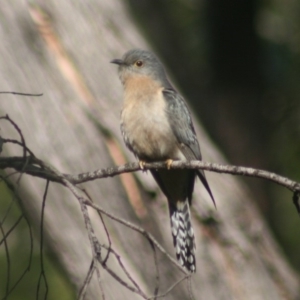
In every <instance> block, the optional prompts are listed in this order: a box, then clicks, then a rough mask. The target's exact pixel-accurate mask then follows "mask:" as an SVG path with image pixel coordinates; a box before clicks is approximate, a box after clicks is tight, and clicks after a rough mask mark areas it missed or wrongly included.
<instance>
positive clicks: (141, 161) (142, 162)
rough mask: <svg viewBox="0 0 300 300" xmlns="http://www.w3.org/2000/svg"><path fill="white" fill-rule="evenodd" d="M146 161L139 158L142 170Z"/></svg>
mask: <svg viewBox="0 0 300 300" xmlns="http://www.w3.org/2000/svg"><path fill="white" fill-rule="evenodd" d="M145 164H146V162H145V161H144V160H139V166H140V168H141V170H144V168H145Z"/></svg>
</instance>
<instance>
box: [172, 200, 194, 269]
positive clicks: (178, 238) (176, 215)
mask: <svg viewBox="0 0 300 300" xmlns="http://www.w3.org/2000/svg"><path fill="white" fill-rule="evenodd" d="M170 218H171V229H172V235H173V243H174V247H175V249H176V256H177V260H178V261H179V262H180V264H181V265H182V266H183V267H185V268H186V269H187V270H188V271H190V272H196V260H195V250H196V245H195V237H194V230H193V227H192V223H191V214H190V207H189V202H188V201H187V200H186V201H177V203H176V205H173V203H171V202H170Z"/></svg>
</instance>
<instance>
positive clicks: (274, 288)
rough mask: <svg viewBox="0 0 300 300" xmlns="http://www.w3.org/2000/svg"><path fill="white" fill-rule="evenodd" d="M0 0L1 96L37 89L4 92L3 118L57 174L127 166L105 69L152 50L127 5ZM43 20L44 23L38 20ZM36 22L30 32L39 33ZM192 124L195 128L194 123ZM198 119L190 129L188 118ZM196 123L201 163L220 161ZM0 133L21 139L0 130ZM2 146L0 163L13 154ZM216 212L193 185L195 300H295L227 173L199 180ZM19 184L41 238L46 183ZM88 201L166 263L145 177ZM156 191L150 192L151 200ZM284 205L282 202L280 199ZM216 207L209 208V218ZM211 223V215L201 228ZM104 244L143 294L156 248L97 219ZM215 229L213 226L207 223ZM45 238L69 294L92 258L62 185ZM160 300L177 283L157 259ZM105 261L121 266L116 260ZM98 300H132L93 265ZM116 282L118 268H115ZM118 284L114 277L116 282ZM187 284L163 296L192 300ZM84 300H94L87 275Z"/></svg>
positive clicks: (249, 205) (272, 246) (160, 208)
mask: <svg viewBox="0 0 300 300" xmlns="http://www.w3.org/2000/svg"><path fill="white" fill-rule="evenodd" d="M36 4H37V5H41V6H40V7H39V6H36V5H32V6H28V4H26V3H25V1H22V2H20V1H16V0H12V1H6V2H3V3H2V4H1V18H0V24H1V26H0V37H1V46H0V65H1V73H0V77H1V80H0V82H1V90H2V91H5V90H10V91H19V92H27V93H43V96H42V97H20V96H15V95H1V104H0V112H1V115H5V114H8V115H9V116H10V117H11V118H12V119H13V120H14V121H15V122H16V123H17V124H18V126H19V127H20V129H21V130H22V133H23V135H24V137H25V140H26V144H27V146H28V147H29V148H30V149H31V150H32V151H33V152H34V153H35V155H36V156H37V157H38V158H40V159H42V160H44V161H46V162H48V163H50V164H51V165H53V166H54V167H55V168H57V169H58V170H59V171H61V172H63V173H70V174H77V173H81V172H85V171H92V170H94V169H101V168H105V167H109V166H113V165H121V164H123V163H124V155H126V157H127V158H126V160H128V161H133V160H135V159H134V158H133V156H132V155H131V154H129V152H128V150H126V149H125V147H124V143H123V141H122V138H121V134H120V130H119V114H120V109H121V105H122V87H121V84H120V82H119V79H118V77H117V71H116V68H115V66H114V65H111V64H110V63H109V62H110V60H112V59H113V58H118V57H120V56H121V55H122V54H123V53H124V52H125V51H127V50H129V49H130V48H134V47H139V48H148V49H149V48H150V46H149V45H148V44H147V42H146V41H145V39H144V38H143V37H142V35H141V33H140V32H139V31H138V28H137V27H136V25H135V24H134V23H133V22H132V20H131V17H130V16H129V14H128V12H127V8H126V6H125V5H124V2H123V1H121V0H110V1H104V0H103V1H99V0H98V1H96V0H89V1H82V0H79V1H71V0H63V1H58V0H49V1H47V2H45V1H42V0H40V1H36ZM45 13H47V15H46V14H45ZM37 25H38V26H37ZM195 121H196V120H195ZM195 123H197V122H195ZM195 125H196V127H197V134H198V139H199V141H200V143H201V145H202V153H203V157H204V160H206V161H212V162H219V163H224V162H225V160H224V158H223V157H222V155H221V154H220V153H219V152H218V150H217V149H215V147H214V145H213V143H212V142H211V141H210V140H209V139H208V137H207V135H206V133H205V132H204V131H203V130H202V129H201V127H200V125H199V124H195ZM1 135H2V136H3V137H5V138H18V136H17V135H16V131H15V130H14V129H13V128H12V126H10V125H9V124H8V122H4V121H3V122H2V123H1ZM21 154H22V152H21V150H19V148H18V147H17V146H15V145H14V146H7V145H4V153H2V155H3V156H4V155H10V156H13V155H21ZM207 177H208V181H209V182H210V186H211V188H212V190H213V193H214V195H215V198H216V201H217V211H214V207H213V205H212V203H211V202H210V199H209V196H208V195H207V194H206V192H205V190H204V188H203V187H202V186H201V184H199V183H197V184H196V188H195V194H194V199H193V224H194V228H195V234H196V241H197V255H196V259H197V273H196V274H195V275H193V276H192V293H193V294H194V297H195V298H196V299H206V300H207V299H272V300H276V299H297V297H299V278H298V277H297V276H296V275H295V273H294V272H293V270H292V269H291V268H290V266H289V265H288V264H287V262H286V261H285V258H284V257H283V256H282V253H281V251H280V249H279V248H278V246H277V245H276V243H275V242H274V240H273V238H272V236H271V234H270V232H269V230H268V228H267V227H266V225H265V223H264V221H263V219H262V216H261V215H260V214H259V213H258V211H257V209H256V207H255V206H254V204H253V202H254V201H253V199H251V192H250V191H249V190H247V188H246V187H245V186H244V185H243V184H242V183H241V182H240V181H239V180H238V178H233V177H231V176H228V175H220V174H212V173H207ZM15 184H16V185H18V189H19V194H20V195H21V197H22V198H23V200H24V203H25V204H24V205H25V210H26V212H27V213H28V214H29V216H30V218H31V220H32V222H33V224H34V225H35V228H36V231H37V232H38V231H39V222H40V217H41V205H42V198H43V193H44V189H45V181H43V180H40V179H37V178H34V177H30V176H27V175H26V176H25V175H24V176H22V178H21V183H19V184H18V183H17V182H16V183H15ZM81 187H83V188H84V189H85V190H86V191H87V192H88V194H89V195H90V197H91V198H92V199H93V201H94V202H95V203H96V204H99V205H100V206H101V207H103V208H104V209H106V210H107V211H109V212H110V213H111V214H114V215H116V216H118V217H121V218H123V219H125V220H128V221H130V222H132V223H134V224H137V225H139V226H141V227H143V228H144V229H146V230H147V231H149V232H150V233H151V234H152V235H153V236H154V237H155V238H156V239H157V240H158V241H159V242H160V243H161V244H162V245H163V246H164V247H165V248H166V249H167V251H168V252H169V253H171V255H172V256H174V257H175V253H174V250H173V245H172V239H171V231H170V226H169V213H168V211H167V204H166V203H167V202H166V199H165V198H164V196H163V195H162V193H161V192H160V191H159V189H158V187H157V186H156V184H155V183H154V181H153V179H152V178H151V176H150V174H147V173H143V172H137V173H136V174H134V175H122V176H120V177H114V178H112V179H102V180H97V181H93V182H90V183H86V184H82V185H81ZM153 195H154V196H153ZM284 200H286V201H288V202H287V205H291V204H290V199H289V198H288V199H283V200H282V201H284ZM212 211H213V212H212ZM89 214H90V217H91V219H92V223H93V226H94V229H95V230H96V234H97V237H98V239H99V240H100V241H101V242H103V243H107V238H106V235H105V231H104V230H103V225H102V223H101V221H100V218H99V216H98V214H96V213H95V211H93V210H92V209H89ZM210 216H213V218H215V219H216V221H214V222H211V223H210V222H209V218H208V217H210ZM105 223H106V224H107V227H108V231H109V234H110V238H111V240H112V246H113V247H114V249H115V250H116V251H117V252H118V253H119V254H120V256H121V257H122V261H123V262H124V264H125V266H126V267H127V269H128V270H129V271H130V273H131V275H132V277H134V278H135V280H136V281H137V282H138V284H139V285H140V287H141V288H142V289H143V291H144V292H145V293H146V294H147V295H149V296H151V295H153V293H154V287H155V265H154V259H153V251H152V248H151V247H150V246H149V243H148V242H147V240H146V239H145V238H144V237H142V236H141V235H139V234H137V233H134V232H132V231H131V230H130V229H128V228H125V227H124V226H121V225H120V224H118V223H116V222H114V221H112V220H110V219H108V218H105ZM212 223H213V224H212ZM44 231H45V237H46V242H47V245H48V246H49V247H50V248H51V249H52V250H53V251H55V254H56V255H57V258H58V260H59V262H60V263H61V265H62V266H63V268H64V269H65V271H66V273H67V274H68V276H69V278H70V280H71V281H72V282H73V283H74V285H75V286H76V289H77V291H78V290H79V289H80V287H81V286H82V285H83V281H84V279H85V276H86V274H87V272H88V268H89V265H90V263H91V260H92V253H91V248H90V244H89V240H88V236H87V231H86V229H85V226H84V222H83V217H82V213H81V210H80V206H79V204H78V202H77V201H76V199H75V198H74V197H73V196H72V195H71V193H70V192H69V191H67V190H66V188H65V187H62V186H60V185H58V184H55V183H53V184H52V183H51V184H50V188H49V194H48V196H47V202H46V209H45V226H44ZM158 259H159V269H160V276H159V280H160V289H159V293H163V292H165V291H166V290H168V288H169V287H170V286H171V285H172V284H174V283H175V282H176V281H177V280H179V279H180V278H181V277H182V274H181V272H180V271H179V270H177V269H176V268H174V266H173V265H172V264H171V263H170V261H169V260H168V259H166V257H165V256H163V255H160V254H158ZM108 264H109V265H110V266H111V267H112V268H115V270H118V267H117V262H116V261H115V260H114V259H112V258H111V259H109V261H108ZM100 271H101V280H102V284H103V292H104V294H105V296H106V299H141V296H140V295H137V294H135V293H132V292H131V291H129V290H128V289H127V288H125V287H124V286H122V285H121V284H119V283H118V282H116V280H115V279H114V278H113V277H112V276H110V275H109V274H108V273H107V272H106V271H105V270H103V269H101V270H100ZM117 272H119V273H120V274H121V270H120V271H117ZM120 276H121V275H120ZM190 294H191V292H190V290H189V287H188V285H187V284H186V282H185V281H184V282H182V283H180V284H179V285H178V286H177V287H176V288H175V289H173V290H171V291H170V292H169V293H168V295H167V296H166V297H165V299H189V297H190ZM87 298H88V299H101V291H100V289H99V286H98V285H97V282H96V279H95V278H94V279H93V281H92V284H91V285H90V286H89V287H88V297H87Z"/></svg>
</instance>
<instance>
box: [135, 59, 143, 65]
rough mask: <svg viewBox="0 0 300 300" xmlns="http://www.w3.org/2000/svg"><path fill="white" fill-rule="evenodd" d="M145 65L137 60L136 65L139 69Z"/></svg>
mask: <svg viewBox="0 0 300 300" xmlns="http://www.w3.org/2000/svg"><path fill="white" fill-rule="evenodd" d="M143 64H144V63H143V62H142V61H141V60H137V61H136V62H135V65H136V66H137V67H141V66H142V65H143Z"/></svg>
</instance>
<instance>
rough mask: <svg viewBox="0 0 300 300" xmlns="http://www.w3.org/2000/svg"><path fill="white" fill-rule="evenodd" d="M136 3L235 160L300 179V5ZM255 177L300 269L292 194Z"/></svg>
mask: <svg viewBox="0 0 300 300" xmlns="http://www.w3.org/2000/svg"><path fill="white" fill-rule="evenodd" d="M128 5H129V7H130V9H131V12H132V14H133V15H134V16H135V18H136V21H137V22H138V24H139V26H140V27H141V29H142V30H143V33H144V34H145V36H146V37H147V38H148V40H150V41H151V42H152V46H153V48H154V49H155V51H156V52H157V54H158V55H159V56H160V57H161V58H162V59H163V61H164V62H165V63H166V65H167V66H168V69H170V70H172V76H173V77H174V78H175V80H174V81H175V82H176V85H177V86H179V87H180V89H181V90H182V92H183V94H184V95H185V96H186V98H187V99H188V101H189V103H190V104H191V106H192V107H193V111H194V112H196V113H198V115H199V117H200V119H201V121H202V122H203V124H204V126H205V127H206V128H207V131H208V133H209V134H210V135H211V137H212V138H213V140H214V141H215V142H216V143H217V144H218V145H219V147H220V149H221V150H222V152H223V153H224V154H225V155H226V156H227V157H228V159H229V161H230V162H231V163H232V164H239V165H246V166H252V167H256V168H263V169H268V170H270V171H274V172H277V173H280V174H282V175H283V176H287V177H290V178H292V179H294V180H298V181H300V163H299V157H300V143H299V140H300V122H299V120H300V115H299V114H300V105H299V103H300V102H299V95H300V85H299V78H300V28H299V27H300V2H299V1H296V0H288V1H287V2H286V1H279V0H268V1H267V0H266V1H255V0H248V1H239V0H229V1H223V0H215V1H205V0H188V1H185V0H169V1H160V0H151V1H150V0H148V1H147V0H143V1H139V0H128ZM200 142H201V141H200ZM245 181H246V182H247V184H248V185H249V186H250V188H251V191H252V193H253V199H255V201H256V202H257V204H258V206H259V207H260V208H261V210H262V212H263V214H264V216H265V217H266V219H267V220H268V221H269V224H270V225H271V227H272V228H273V231H274V234H275V236H276V237H277V238H278V240H279V241H280V243H281V245H282V249H283V250H284V252H285V253H286V254H287V257H288V258H289V259H290V261H291V263H292V265H293V266H294V267H295V268H297V269H298V270H300V256H299V252H300V235H299V233H298V228H299V224H300V223H299V222H300V220H299V216H298V215H297V213H296V210H295V208H294V206H293V204H292V194H291V193H289V192H287V191H284V190H283V189H282V188H279V187H277V186H275V185H273V184H270V183H267V182H263V181H257V180H255V181H254V180H253V181H251V180H245Z"/></svg>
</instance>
